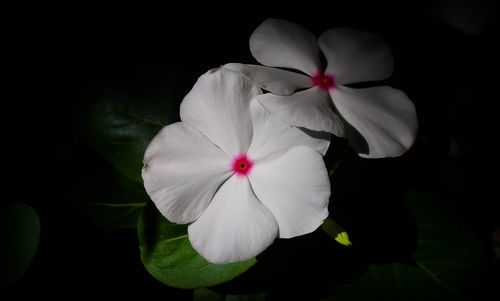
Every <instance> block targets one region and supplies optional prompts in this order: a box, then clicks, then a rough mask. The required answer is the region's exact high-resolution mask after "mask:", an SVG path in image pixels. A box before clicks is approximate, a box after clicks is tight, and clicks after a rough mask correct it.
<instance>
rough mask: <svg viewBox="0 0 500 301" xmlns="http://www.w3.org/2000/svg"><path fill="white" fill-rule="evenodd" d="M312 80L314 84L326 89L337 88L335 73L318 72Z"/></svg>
mask: <svg viewBox="0 0 500 301" xmlns="http://www.w3.org/2000/svg"><path fill="white" fill-rule="evenodd" d="M312 82H313V85H314V86H318V87H320V88H321V89H323V90H326V91H328V90H330V89H333V88H335V79H334V76H333V74H323V73H321V72H318V73H316V74H314V76H313V77H312Z"/></svg>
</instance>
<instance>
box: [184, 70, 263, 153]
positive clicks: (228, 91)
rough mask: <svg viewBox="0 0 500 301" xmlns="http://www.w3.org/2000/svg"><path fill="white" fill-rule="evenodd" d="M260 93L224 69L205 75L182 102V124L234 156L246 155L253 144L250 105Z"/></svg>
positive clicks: (241, 77)
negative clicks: (194, 129)
mask: <svg viewBox="0 0 500 301" xmlns="http://www.w3.org/2000/svg"><path fill="white" fill-rule="evenodd" d="M259 93H261V91H260V89H259V88H258V87H257V86H256V85H255V84H254V83H253V82H252V81H250V80H249V79H248V78H246V77H245V76H243V75H241V74H240V73H238V72H235V71H232V70H228V69H225V68H218V69H214V70H211V71H208V72H207V73H205V74H204V75H202V76H201V77H200V78H199V79H198V81H197V82H196V84H195V85H194V87H193V89H192V90H191V91H190V92H189V93H188V94H187V95H186V97H185V98H184V100H183V101H182V104H181V108H180V116H181V120H182V121H184V122H187V123H190V124H192V125H194V126H195V127H196V128H198V129H199V130H200V131H201V132H202V133H203V134H204V135H205V136H207V137H208V139H210V141H212V142H213V143H215V144H216V145H217V146H219V147H220V148H221V149H222V150H224V151H225V152H226V153H227V154H229V155H230V156H236V155H238V154H241V153H244V152H246V151H247V150H248V146H250V142H251V141H252V121H251V119H250V109H249V104H250V100H251V99H252V98H253V97H254V96H255V95H257V94H259Z"/></svg>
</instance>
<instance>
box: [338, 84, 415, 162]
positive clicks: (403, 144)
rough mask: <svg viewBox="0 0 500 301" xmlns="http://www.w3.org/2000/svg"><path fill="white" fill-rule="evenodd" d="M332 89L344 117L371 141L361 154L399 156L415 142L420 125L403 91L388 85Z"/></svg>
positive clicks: (411, 104)
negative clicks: (366, 149) (365, 150)
mask: <svg viewBox="0 0 500 301" xmlns="http://www.w3.org/2000/svg"><path fill="white" fill-rule="evenodd" d="M330 93H331V97H332V99H333V102H334V104H335V106H336V108H337V110H338V111H339V112H340V114H341V115H342V117H343V118H344V119H345V120H346V121H347V122H348V123H349V124H350V125H351V126H353V127H354V128H355V129H356V130H357V131H358V132H359V133H360V134H361V135H362V136H363V138H364V139H365V140H366V143H367V144H368V153H360V154H359V155H360V156H361V157H365V158H383V157H395V156H399V155H401V154H403V153H404V152H406V151H407V150H408V149H409V148H410V147H411V146H412V144H413V142H414V141H415V137H416V134H417V129H418V122H417V116H416V112H415V106H414V104H413V103H412V102H411V100H410V99H408V97H407V96H406V94H405V93H403V92H402V91H400V90H397V89H394V88H391V87H388V86H380V87H373V88H366V89H352V88H348V87H345V86H338V87H337V88H336V89H333V90H332V91H331V92H330ZM348 138H349V137H348ZM352 146H353V147H356V145H355V144H354V145H352ZM357 151H359V152H363V150H357Z"/></svg>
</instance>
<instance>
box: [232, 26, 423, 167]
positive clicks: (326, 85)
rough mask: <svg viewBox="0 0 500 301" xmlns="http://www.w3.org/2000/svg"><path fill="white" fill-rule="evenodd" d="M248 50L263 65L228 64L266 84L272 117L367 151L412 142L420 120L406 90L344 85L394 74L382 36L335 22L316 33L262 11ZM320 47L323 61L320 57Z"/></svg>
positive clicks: (380, 153) (399, 149) (393, 150)
mask: <svg viewBox="0 0 500 301" xmlns="http://www.w3.org/2000/svg"><path fill="white" fill-rule="evenodd" d="M250 50H251V52H252V55H253V56H254V58H255V59H256V60H257V61H258V62H260V63H261V64H263V65H265V66H258V65H243V64H235V63H232V64H228V65H226V66H225V67H226V68H230V69H232V70H236V71H239V72H241V73H243V74H244V75H246V76H247V77H249V78H250V79H252V80H253V81H255V82H256V83H257V84H258V85H259V86H261V87H262V88H263V89H265V90H268V91H269V92H271V93H267V94H263V95H260V96H258V100H259V102H260V103H261V104H262V105H263V106H264V107H266V108H267V109H268V110H269V111H271V112H272V113H273V115H274V116H276V117H277V118H280V119H281V120H283V121H285V122H287V123H289V124H291V125H294V126H298V127H304V128H307V129H310V130H314V131H324V132H329V133H332V134H334V135H336V136H338V137H346V138H347V139H348V140H349V143H350V144H351V146H352V147H353V148H354V150H355V151H357V152H358V154H359V155H360V156H362V157H366V158H383V157H394V156H399V155H401V154H403V153H404V152H406V151H407V150H408V149H409V148H410V147H411V145H412V144H413V143H414V141H415V137H416V132H417V128H418V122H417V117H416V112H415V107H414V105H413V103H412V102H411V101H410V100H409V99H408V97H407V96H406V95H405V93H403V92H402V91H400V90H397V89H394V88H391V87H388V86H377V87H371V88H363V89H353V88H349V87H348V86H346V85H348V84H353V83H361V82H370V81H378V80H383V79H386V78H388V77H389V76H390V75H391V74H392V71H393V69H394V60H393V56H392V52H391V51H390V49H389V47H388V46H387V44H386V43H385V42H384V41H383V40H382V39H381V38H380V37H378V36H376V35H374V34H371V33H368V32H363V31H359V30H354V29H348V28H334V29H330V30H327V31H326V32H324V33H323V34H322V35H321V36H320V37H319V39H316V37H315V36H314V35H313V34H312V33H311V32H310V31H308V30H307V29H305V28H304V27H302V26H300V25H297V24H295V23H292V22H289V21H285V20H279V19H267V20H265V21H264V22H263V23H262V24H261V25H260V26H258V27H257V29H256V30H255V31H254V32H253V34H252V36H251V37H250ZM320 50H321V52H322V53H323V54H324V56H325V58H326V61H327V66H326V68H323V66H322V65H321V59H320ZM266 66H269V67H266ZM271 67H283V68H292V69H296V70H298V71H301V73H296V72H290V71H286V70H282V69H277V68H271Z"/></svg>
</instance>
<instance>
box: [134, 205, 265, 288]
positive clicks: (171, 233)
mask: <svg viewBox="0 0 500 301" xmlns="http://www.w3.org/2000/svg"><path fill="white" fill-rule="evenodd" d="M137 231H138V235H139V243H140V250H141V259H142V262H143V264H144V266H145V267H146V269H147V270H148V271H149V273H151V275H153V276H154V277H155V278H156V279H158V280H159V281H161V282H163V283H164V284H167V285H169V286H173V287H179V288H201V287H208V286H213V285H216V284H220V283H223V282H226V281H229V280H231V279H233V278H234V277H236V276H238V275H240V274H242V273H243V272H245V271H246V270H248V269H249V268H250V267H251V266H252V265H254V264H255V263H256V262H257V261H256V259H255V258H252V259H249V260H247V261H243V262H238V263H231V264H211V263H209V262H207V261H206V260H205V259H204V258H202V257H201V256H200V255H199V254H198V253H197V252H196V251H195V250H194V249H193V247H192V246H191V243H190V242H189V239H188V233H187V226H186V225H178V224H173V223H170V222H169V221H168V220H167V219H165V218H164V217H163V216H162V215H161V214H159V213H158V211H157V210H156V208H154V206H147V207H146V209H145V210H144V213H143V214H142V215H141V217H140V219H139V223H138V227H137Z"/></svg>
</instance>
